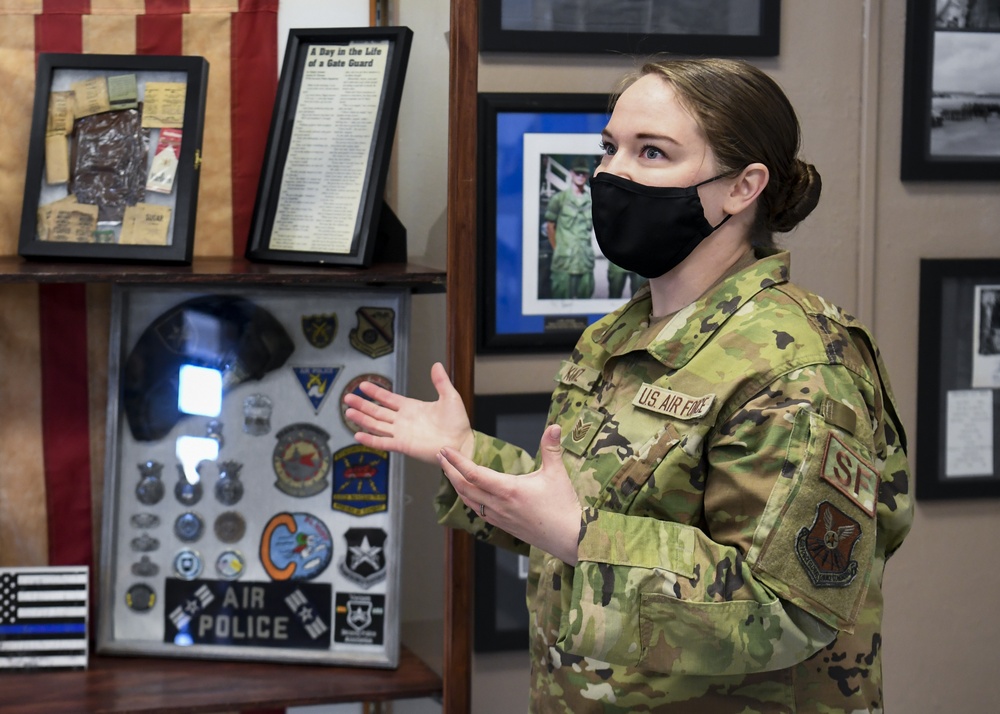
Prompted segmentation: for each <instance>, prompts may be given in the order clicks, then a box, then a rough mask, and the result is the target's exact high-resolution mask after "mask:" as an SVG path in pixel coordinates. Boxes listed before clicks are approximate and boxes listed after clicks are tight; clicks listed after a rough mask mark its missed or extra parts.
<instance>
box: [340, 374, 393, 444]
mask: <svg viewBox="0 0 1000 714" xmlns="http://www.w3.org/2000/svg"><path fill="white" fill-rule="evenodd" d="M362 382H371V383H372V384H375V385H377V386H379V387H382V388H383V389H388V390H389V391H392V380H391V379H389V378H388V377H383V376H382V375H381V374H362V375H359V376H357V377H355V378H354V379H352V380H351V381H350V382H348V383H347V386H346V387H344V391H342V392H341V393H340V416H341V418H342V419H343V420H344V426H346V427H347V428H348V430H349V431H350V432H351V433H352V434H355V433H357V432H359V431H362V429H361V427H360V426H358V425H357V424H356V423H355V422H353V421H351V420H350V419H348V418H347V405H346V404H344V397H345V396H347V395H348V394H357V395H358V396H359V397H361V398H362V399H368V397H367V396H365V395H364V394H362V393H361V390H360V389H358V387H359V386H360V384H361V383H362ZM368 401H371V400H370V399H369V400H368Z"/></svg>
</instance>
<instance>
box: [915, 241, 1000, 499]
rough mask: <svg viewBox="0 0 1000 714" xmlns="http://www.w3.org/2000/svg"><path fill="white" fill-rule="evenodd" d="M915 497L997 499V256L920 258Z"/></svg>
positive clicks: (999, 309)
mask: <svg viewBox="0 0 1000 714" xmlns="http://www.w3.org/2000/svg"><path fill="white" fill-rule="evenodd" d="M918 382H919V383H920V385H921V390H920V400H919V403H918V408H917V434H916V443H917V444H918V449H919V453H920V458H919V459H918V460H917V462H916V464H915V466H916V478H917V486H916V494H917V498H919V499H921V500H937V499H948V498H982V497H987V496H990V497H998V496H1000V452H998V450H997V446H1000V260H996V259H988V260H987V259H975V260H971V259H970V260H959V259H952V260H945V259H933V260H932V259H924V260H921V261H920V337H919V358H918Z"/></svg>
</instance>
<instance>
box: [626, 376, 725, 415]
mask: <svg viewBox="0 0 1000 714" xmlns="http://www.w3.org/2000/svg"><path fill="white" fill-rule="evenodd" d="M714 401H715V395H714V394H706V395H704V396H701V397H692V396H689V395H687V394H681V393H680V392H674V391H671V390H669V389H665V388H663V387H658V386H656V385H655V384H649V383H646V382H644V383H643V385H642V386H641V387H639V391H638V392H636V395H635V397H634V398H633V399H632V404H633V405H635V406H637V407H639V408H640V409H646V410H648V411H651V412H656V413H658V414H666V415H667V416H671V417H674V418H675V419H684V420H688V419H700V418H701V417H703V416H705V414H707V413H708V411H709V410H710V409H711V408H712V402H714Z"/></svg>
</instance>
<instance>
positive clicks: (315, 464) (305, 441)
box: [271, 423, 330, 498]
mask: <svg viewBox="0 0 1000 714" xmlns="http://www.w3.org/2000/svg"><path fill="white" fill-rule="evenodd" d="M277 439H278V443H277V444H275V446H274V454H273V455H272V457H271V463H272V465H273V466H274V473H275V474H277V476H278V480H277V481H276V482H275V484H274V485H275V486H277V487H278V489H279V490H281V491H283V492H285V493H287V494H288V495H289V496H296V497H300V498H304V497H306V496H312V495H314V494H317V493H319V492H320V491H322V490H323V489H324V488H326V485H327V483H329V481H328V480H327V475H328V474H329V473H330V445H329V443H327V442H329V440H330V435H329V434H327V433H326V432H325V431H323V430H322V429H320V428H319V427H318V426H314V425H313V424H301V423H300V424H291V425H289V426H286V427H285V428H284V429H282V430H281V431H279V432H278V434H277Z"/></svg>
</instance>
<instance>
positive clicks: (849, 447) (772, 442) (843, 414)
mask: <svg viewBox="0 0 1000 714" xmlns="http://www.w3.org/2000/svg"><path fill="white" fill-rule="evenodd" d="M873 390H874V387H873V385H872V384H871V383H869V382H866V381H865V379H864V378H862V377H860V376H858V375H856V374H854V373H853V372H850V371H848V370H847V369H846V368H845V367H842V366H828V365H822V366H818V367H808V368H804V369H798V370H795V371H794V372H792V373H789V374H787V375H784V376H782V377H780V378H779V379H778V380H777V381H776V382H774V383H772V384H771V385H770V386H769V387H767V388H766V389H764V390H763V391H761V392H759V393H758V394H757V395H756V396H754V397H752V398H750V399H749V400H748V401H747V402H746V403H745V404H742V405H741V406H739V407H736V408H731V409H729V411H728V412H727V413H725V414H723V415H722V418H721V420H720V421H719V422H718V423H717V426H716V428H715V430H714V431H713V432H711V433H709V434H708V435H707V436H706V437H705V438H706V440H707V443H706V444H705V445H704V446H703V447H699V446H698V445H697V444H694V443H692V441H693V440H691V439H688V440H687V441H683V440H682V442H681V443H680V444H679V445H678V446H677V447H675V448H676V449H681V450H683V451H685V452H690V454H689V455H690V456H691V461H690V462H687V463H690V464H692V467H690V468H691V472H692V475H694V476H696V477H697V468H694V467H693V466H695V465H697V464H698V463H701V464H702V468H703V469H704V474H703V476H702V478H703V479H704V480H703V484H702V488H703V489H704V519H705V523H704V524H698V525H697V527H696V526H695V525H685V524H680V523H675V522H669V521H664V520H660V519H658V518H655V517H639V516H637V515H631V514H623V513H618V512H614V511H610V510H603V509H592V508H591V509H587V510H586V511H585V512H584V522H583V527H582V528H581V537H580V545H579V550H578V556H579V564H578V566H577V567H576V569H575V572H574V573H573V583H572V595H571V596H570V602H569V603H568V606H567V607H566V608H565V610H564V612H565V613H566V614H565V616H564V620H563V623H562V626H561V631H560V641H559V642H558V644H559V646H560V647H561V648H563V649H564V650H566V651H570V652H573V653H574V654H576V655H585V656H589V657H593V658H595V659H599V660H603V661H606V662H612V663H619V664H627V665H630V666H636V667H639V668H642V669H647V670H652V671H658V672H672V673H678V674H690V675H714V676H720V675H735V674H744V673H752V672H762V671H771V670H776V669H782V668H785V667H789V666H791V665H793V664H796V663H798V662H802V661H804V660H805V659H807V658H808V657H810V656H811V655H812V654H814V653H815V652H816V651H818V650H819V649H820V648H821V647H823V646H825V645H827V644H829V643H830V642H831V641H832V640H833V639H834V637H835V636H836V634H837V631H838V630H846V631H851V630H852V629H853V624H854V620H855V618H856V617H857V615H858V612H859V610H860V608H861V605H862V603H863V602H864V598H865V594H866V592H867V588H868V580H869V576H870V573H871V570H872V563H873V562H874V560H875V555H876V553H875V549H876V540H877V534H876V531H877V529H876V519H875V510H876V503H875V500H876V498H877V489H878V475H879V473H878V470H877V469H878V467H879V466H884V465H885V464H884V461H883V460H882V457H884V456H886V455H887V454H886V453H885V452H883V453H882V454H881V455H880V454H876V453H874V442H873V439H874V433H873V428H872V427H873V423H872V418H871V416H872V415H871V414H870V412H869V409H868V407H867V406H866V404H870V403H873V402H872V398H871V394H872V392H873ZM702 448H703V451H699V449H702ZM684 463H685V462H684V461H683V460H681V461H678V458H677V455H676V454H675V455H674V458H671V454H669V453H668V455H667V457H666V458H664V459H663V461H662V462H661V464H660V465H659V466H657V468H656V469H655V470H654V472H653V474H652V478H651V479H650V483H654V482H657V481H659V480H661V479H662V480H663V481H667V480H669V479H670V476H671V475H670V474H668V473H667V472H663V473H660V472H661V471H662V470H663V469H678V468H680V467H682V466H683V465H684ZM896 466H899V464H896ZM674 475H675V474H674ZM647 485H648V484H647ZM654 515H655V514H654ZM834 541H836V542H834ZM831 544H832V545H833V546H834V547H833V548H831V547H830V546H831Z"/></svg>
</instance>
